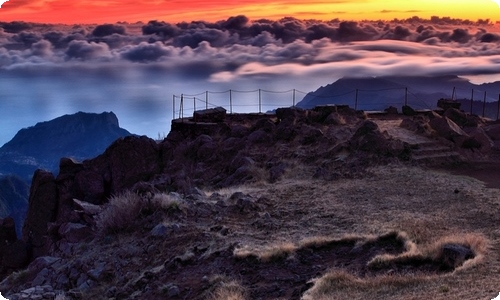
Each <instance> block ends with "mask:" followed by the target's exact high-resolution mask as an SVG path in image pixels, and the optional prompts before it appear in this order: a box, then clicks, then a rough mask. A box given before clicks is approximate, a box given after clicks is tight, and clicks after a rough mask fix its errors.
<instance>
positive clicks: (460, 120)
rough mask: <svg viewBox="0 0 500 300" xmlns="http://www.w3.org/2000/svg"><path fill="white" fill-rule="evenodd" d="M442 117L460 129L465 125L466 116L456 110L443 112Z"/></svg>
mask: <svg viewBox="0 0 500 300" xmlns="http://www.w3.org/2000/svg"><path fill="white" fill-rule="evenodd" d="M443 116H444V117H447V118H448V119H450V120H452V121H453V122H455V123H456V124H457V125H458V126H460V127H463V126H465V124H467V115H466V114H465V113H464V112H463V111H460V110H458V109H456V108H449V109H447V110H446V111H445V112H444V114H443Z"/></svg>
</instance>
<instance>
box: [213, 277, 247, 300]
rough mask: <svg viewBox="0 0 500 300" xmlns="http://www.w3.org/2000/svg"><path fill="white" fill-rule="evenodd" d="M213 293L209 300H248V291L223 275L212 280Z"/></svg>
mask: <svg viewBox="0 0 500 300" xmlns="http://www.w3.org/2000/svg"><path fill="white" fill-rule="evenodd" d="M210 284H211V285H212V287H213V292H211V293H210V296H209V297H208V299H207V300H246V299H248V298H247V290H246V289H245V288H244V287H243V286H242V285H241V284H240V283H239V282H238V281H236V280H231V279H230V278H227V277H226V276H223V275H216V276H213V277H212V278H211V279H210Z"/></svg>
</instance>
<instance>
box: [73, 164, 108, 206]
mask: <svg viewBox="0 0 500 300" xmlns="http://www.w3.org/2000/svg"><path fill="white" fill-rule="evenodd" d="M74 180H75V184H76V188H77V189H78V190H79V191H81V194H82V195H83V197H82V198H83V200H84V201H86V202H89V203H92V204H101V203H102V202H103V199H104V198H106V196H107V193H106V188H105V181H104V178H103V177H102V175H101V174H99V173H98V172H95V171H93V170H82V171H80V172H78V173H77V174H76V175H75V179H74Z"/></svg>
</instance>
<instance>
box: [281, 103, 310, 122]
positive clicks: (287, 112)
mask: <svg viewBox="0 0 500 300" xmlns="http://www.w3.org/2000/svg"><path fill="white" fill-rule="evenodd" d="M276 116H277V117H278V120H279V121H280V122H282V121H284V120H289V121H291V122H292V124H294V123H295V122H296V121H298V120H303V119H305V117H306V111H305V110H304V109H302V108H299V107H296V106H294V107H281V108H278V109H276Z"/></svg>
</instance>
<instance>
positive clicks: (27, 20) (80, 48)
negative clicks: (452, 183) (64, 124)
mask: <svg viewBox="0 0 500 300" xmlns="http://www.w3.org/2000/svg"><path fill="white" fill-rule="evenodd" d="M498 16H500V7H499V5H498V4H497V3H495V1H489V0H487V1H486V0H474V1H468V0H462V1H459V0H455V1H448V0H443V1H423V0H421V1H389V0H386V1H380V0H359V1H345V0H342V1H340V0H339V1H312V2H305V1H274V2H273V1H258V0H253V1H187V0H177V1H162V0H143V1H140V0H138V1H126V0H122V1H115V0H108V1H78V0H74V1H59V0H43V1H42V0H30V1H28V0H10V1H8V2H6V3H4V4H3V5H2V7H1V8H0V129H1V130H0V145H3V143H5V142H7V141H8V140H9V139H11V138H12V137H13V136H14V135H15V133H16V132H17V131H18V130H19V129H21V128H25V127H28V126H33V125H35V124H36V123H37V122H41V121H47V120H50V119H53V118H56V117H58V116H61V115H63V114H72V113H76V112H78V111H86V112H96V113H100V112H103V111H113V112H114V113H116V115H117V116H118V119H119V120H120V124H121V126H122V127H124V128H125V129H127V130H129V131H131V132H133V133H136V134H141V135H142V134H144V135H148V136H150V137H153V138H156V137H157V136H158V135H160V136H163V135H165V134H168V132H169V130H170V121H171V119H172V118H173V117H174V116H176V117H178V116H179V115H180V114H181V113H182V112H181V111H180V106H179V103H180V95H181V94H183V95H185V98H183V99H184V100H185V101H186V103H185V104H184V113H185V114H190V113H192V111H193V109H195V106H196V109H199V108H200V107H203V106H205V105H207V102H209V104H210V106H213V105H224V106H225V107H226V108H227V109H228V110H233V111H236V112H248V111H253V112H255V111H259V110H262V111H266V110H269V109H273V108H276V107H278V106H289V105H292V103H293V102H298V101H300V100H301V97H303V96H304V95H305V93H307V92H311V91H314V90H316V89H317V88H319V87H320V86H324V85H327V84H329V83H332V82H334V81H335V80H337V79H339V78H341V77H344V76H351V77H353V76H359V77H365V76H384V75H397V76H403V75H421V76H434V75H458V76H462V77H465V78H468V79H471V80H474V81H476V82H477V83H481V82H491V81H497V80H498V81H500V23H498V22H497V21H498V18H499V17H498ZM259 89H260V90H261V92H262V93H263V94H262V95H260V96H262V97H259V94H258V90H259ZM229 90H231V91H232V92H231V93H232V94H231V95H230V93H229ZM292 90H296V92H292ZM206 91H210V93H208V96H209V99H207V98H206V96H207V93H206ZM277 91H280V92H281V93H275V92H277ZM468 94H470V91H469V92H468ZM189 95H196V96H189ZM259 98H261V99H262V101H263V102H264V103H261V104H262V107H259V106H257V102H258V99H259ZM292 98H293V100H292ZM174 100H175V101H174ZM230 101H233V102H232V103H230ZM228 106H230V107H228Z"/></svg>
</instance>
